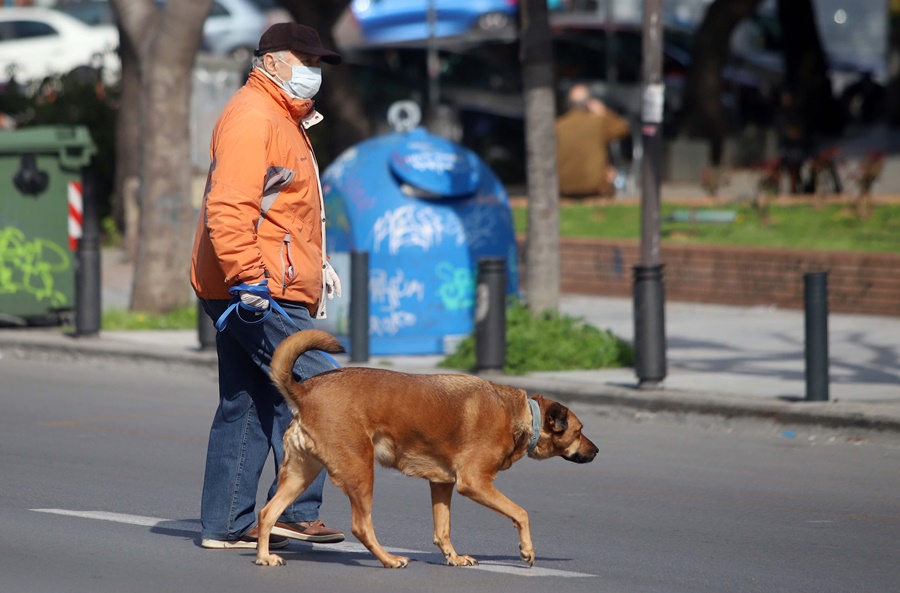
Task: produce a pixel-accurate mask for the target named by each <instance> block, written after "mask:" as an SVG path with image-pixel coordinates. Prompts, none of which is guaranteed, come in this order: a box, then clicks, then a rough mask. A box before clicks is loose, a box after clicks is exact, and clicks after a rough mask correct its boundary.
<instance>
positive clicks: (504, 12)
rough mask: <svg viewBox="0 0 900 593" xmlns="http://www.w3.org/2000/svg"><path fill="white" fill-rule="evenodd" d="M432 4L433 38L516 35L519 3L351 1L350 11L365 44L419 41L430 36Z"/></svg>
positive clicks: (489, 0) (480, 0)
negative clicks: (432, 4)
mask: <svg viewBox="0 0 900 593" xmlns="http://www.w3.org/2000/svg"><path fill="white" fill-rule="evenodd" d="M431 1H433V2H434V7H435V11H436V13H437V18H436V20H435V37H457V36H463V35H469V34H474V35H498V34H501V33H511V34H515V30H516V23H517V19H518V14H519V2H518V0H353V1H352V3H351V4H350V11H351V13H352V15H353V17H354V19H355V20H356V22H357V23H358V25H359V29H360V32H361V34H362V37H363V41H364V42H365V43H368V44H383V43H398V42H401V43H402V42H408V41H419V40H423V39H427V38H428V37H429V23H428V10H429V3H430V2H431Z"/></svg>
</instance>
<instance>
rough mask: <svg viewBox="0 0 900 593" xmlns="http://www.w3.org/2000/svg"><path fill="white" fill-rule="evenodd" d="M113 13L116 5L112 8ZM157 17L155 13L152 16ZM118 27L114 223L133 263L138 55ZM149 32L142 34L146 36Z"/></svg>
mask: <svg viewBox="0 0 900 593" xmlns="http://www.w3.org/2000/svg"><path fill="white" fill-rule="evenodd" d="M113 10H115V5H113ZM149 18H153V19H156V18H158V15H157V14H156V11H155V10H154V12H153V16H152V17H149ZM117 20H118V22H119V23H120V24H119V59H120V61H121V63H122V78H121V80H120V82H119V85H120V89H121V90H120V93H119V105H118V111H117V113H116V172H115V179H114V181H113V195H114V202H113V219H114V220H115V221H116V226H117V227H118V228H119V230H120V231H121V232H122V235H123V237H124V239H125V249H126V252H127V254H128V259H129V261H133V260H134V254H135V249H136V247H137V232H138V229H137V223H138V220H140V216H139V215H138V214H139V213H138V205H137V192H138V188H139V185H140V177H139V174H140V171H139V164H140V150H139V142H140V138H141V122H140V114H141V110H140V101H141V79H140V72H139V71H138V55H137V49H136V48H135V45H134V44H133V43H132V42H131V38H130V37H129V36H128V35H127V34H126V33H125V31H124V30H123V28H122V26H121V19H118V18H117ZM149 29H150V28H146V29H143V30H142V33H143V34H144V35H146V33H147V31H148V30H149Z"/></svg>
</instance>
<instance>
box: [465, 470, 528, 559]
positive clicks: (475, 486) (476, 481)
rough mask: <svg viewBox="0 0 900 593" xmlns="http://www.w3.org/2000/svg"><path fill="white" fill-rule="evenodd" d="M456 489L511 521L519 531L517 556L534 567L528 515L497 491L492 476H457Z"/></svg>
mask: <svg viewBox="0 0 900 593" xmlns="http://www.w3.org/2000/svg"><path fill="white" fill-rule="evenodd" d="M456 489H457V491H459V493H460V494H462V495H463V496H465V497H467V498H470V499H472V500H474V501H475V502H477V503H478V504H481V505H483V506H486V507H487V508H489V509H493V510H495V511H497V512H498V513H500V514H501V515H504V516H506V517H509V518H510V519H512V522H513V525H515V526H516V529H518V530H519V556H521V558H522V560H524V561H525V562H527V563H528V565H529V566H534V546H533V545H532V543H531V526H530V523H529V521H528V513H526V512H525V509H523V508H522V507H520V506H519V505H517V504H516V503H514V502H513V501H511V500H510V499H508V498H507V497H506V496H504V494H503V493H502V492H500V491H499V490H497V487H496V486H494V476H493V475H481V474H471V473H469V474H467V475H465V476H459V477H458V481H457V485H456Z"/></svg>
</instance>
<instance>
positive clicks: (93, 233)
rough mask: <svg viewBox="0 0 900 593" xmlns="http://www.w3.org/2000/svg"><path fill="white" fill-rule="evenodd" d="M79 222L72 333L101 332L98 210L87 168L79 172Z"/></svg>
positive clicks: (91, 174)
mask: <svg viewBox="0 0 900 593" xmlns="http://www.w3.org/2000/svg"><path fill="white" fill-rule="evenodd" d="M81 178H82V187H83V188H84V189H83V192H82V208H83V211H82V225H81V233H82V234H81V240H80V241H79V242H78V252H77V254H76V257H77V263H76V266H77V267H76V268H75V270H76V275H75V336H76V337H90V336H96V335H97V334H98V333H100V323H101V317H102V316H101V311H102V310H103V309H102V303H101V298H102V291H101V278H100V275H101V270H102V266H101V263H100V212H99V210H98V206H97V190H98V187H97V182H96V175H95V174H94V173H93V172H92V171H90V170H89V169H83V170H82V174H81Z"/></svg>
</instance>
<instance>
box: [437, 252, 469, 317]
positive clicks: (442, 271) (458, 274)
mask: <svg viewBox="0 0 900 593" xmlns="http://www.w3.org/2000/svg"><path fill="white" fill-rule="evenodd" d="M436 272H437V276H438V278H440V279H441V280H442V281H443V282H442V283H441V285H440V287H439V288H438V291H437V293H438V296H439V297H440V298H441V301H442V302H443V304H444V307H446V308H447V310H448V311H457V310H460V309H469V308H471V307H473V306H474V304H475V278H474V277H473V275H472V273H471V272H470V271H469V270H467V269H465V268H457V267H454V266H453V265H452V264H450V263H449V262H441V263H439V264H438V265H437V269H436Z"/></svg>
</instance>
